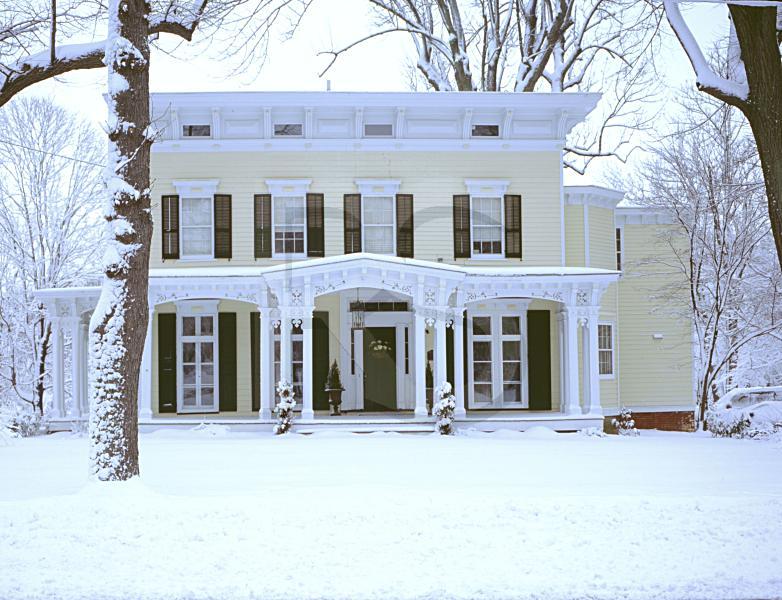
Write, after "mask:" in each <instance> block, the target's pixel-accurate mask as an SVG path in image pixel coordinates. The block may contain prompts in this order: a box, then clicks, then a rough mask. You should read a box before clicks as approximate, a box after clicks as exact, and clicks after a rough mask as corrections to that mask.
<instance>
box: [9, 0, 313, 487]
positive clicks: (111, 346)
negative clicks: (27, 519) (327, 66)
mask: <svg viewBox="0 0 782 600" xmlns="http://www.w3.org/2000/svg"><path fill="white" fill-rule="evenodd" d="M51 4H52V5H51V7H50V8H49V9H41V10H40V11H37V10H35V9H36V7H37V6H38V5H37V4H36V3H35V0H27V2H26V3H25V4H24V5H23V6H24V7H29V8H30V11H31V12H30V13H29V14H28V13H26V12H24V11H22V12H20V13H18V14H17V13H12V14H11V18H10V20H9V21H7V22H5V21H4V22H3V23H2V29H0V40H9V41H8V42H7V45H6V46H5V48H6V49H5V50H3V51H2V54H1V55H0V56H3V57H4V58H3V60H4V62H3V65H2V66H1V67H0V106H2V105H3V104H5V103H6V102H8V101H9V100H10V99H11V98H12V97H13V96H14V95H15V94H17V93H18V92H20V91H21V90H23V89H25V88H27V87H29V86H31V85H33V84H35V83H37V82H40V81H43V80H46V79H50V78H52V77H56V76H58V75H61V74H63V73H66V72H69V71H74V70H80V69H92V68H101V67H104V66H105V67H106V69H107V75H108V95H107V103H108V108H109V110H108V123H107V132H108V138H109V147H108V164H107V168H106V172H105V182H106V186H107V191H108V193H107V200H106V204H105V207H104V215H105V218H106V224H107V231H108V233H107V241H106V252H105V255H104V258H103V270H104V279H103V287H102V292H101V296H100V300H99V302H98V306H97V307H96V309H95V311H94V313H93V316H92V321H91V323H90V330H91V338H90V356H91V358H92V360H93V361H94V362H93V365H94V367H95V368H94V369H92V370H91V386H90V387H91V395H92V398H91V402H90V440H91V450H90V470H91V473H92V474H93V475H94V476H95V477H97V478H98V479H100V480H124V479H128V478H131V477H133V476H135V475H138V473H139V465H138V414H137V413H138V406H137V394H138V374H139V371H140V367H141V354H142V350H143V346H144V338H145V336H146V330H147V323H148V320H149V314H148V312H149V311H148V306H147V294H148V270H149V249H150V241H151V236H152V220H151V215H150V195H149V194H150V190H149V185H150V180H149V154H150V147H151V145H152V143H153V141H154V139H155V135H156V132H155V130H154V127H153V126H152V124H151V123H150V115H149V65H150V60H151V54H150V39H153V38H154V37H155V36H157V35H159V34H161V33H168V34H173V35H175V36H178V37H179V38H181V39H183V40H188V41H189V40H190V39H191V38H192V36H193V33H194V32H195V30H196V29H197V28H198V27H200V26H202V25H203V26H205V27H207V31H209V28H211V31H212V35H213V36H214V35H216V33H215V32H219V31H220V30H221V28H222V27H223V26H225V27H227V28H230V29H231V30H232V31H231V33H230V35H231V39H232V40H233V42H232V43H233V44H234V46H233V48H236V47H237V44H242V42H243V46H244V47H249V48H260V49H265V46H264V45H263V42H262V40H258V39H257V37H256V38H253V36H265V35H268V33H269V32H270V31H271V25H272V24H273V23H274V22H275V21H276V20H277V19H278V18H279V16H280V15H281V14H282V12H283V11H284V10H285V9H287V8H289V7H297V6H301V5H302V4H304V5H306V2H304V0H255V1H251V0H197V1H195V2H193V1H185V0H159V1H156V2H150V1H149V0H109V1H108V5H107V6H104V5H103V4H102V2H101V1H100V0H95V1H94V2H91V1H90V2H85V3H84V6H83V8H82V5H81V4H78V3H76V4H77V8H78V9H80V10H83V11H85V12H88V11H89V9H92V17H91V18H92V19H94V20H95V21H97V22H99V23H101V24H102V23H104V22H105V23H106V24H107V29H108V35H107V37H106V39H103V40H98V41H90V42H87V43H76V44H68V45H57V43H56V35H55V32H56V31H57V30H58V28H57V23H58V22H59V19H60V17H61V16H62V17H63V18H66V19H69V18H72V19H73V23H74V27H75V28H76V29H77V33H80V34H82V35H83V34H84V32H85V30H86V29H87V27H86V24H85V21H84V20H83V19H81V18H80V16H83V13H79V12H78V10H77V9H74V12H64V11H62V10H58V9H57V6H56V1H54V2H52V3H51ZM41 15H48V32H49V33H50V36H49V38H48V42H49V43H48V44H47V45H44V44H42V39H43V35H42V32H43V31H46V30H47V29H46V23H47V21H46V20H44V18H43V17H42V16H41ZM247 18H251V19H253V23H251V24H250V23H245V21H244V20H245V19H247ZM237 27H238V28H239V29H240V31H239V32H237ZM227 35H228V34H227V33H226V37H227ZM42 45H43V47H44V49H42V50H41V49H40V48H41V46H42ZM8 48H10V51H9V50H8ZM33 48H35V49H38V52H35V53H33V52H31V50H32V49H33ZM14 50H16V52H17V53H18V54H19V55H18V56H16V57H15V59H14V60H13V61H9V60H8V59H7V57H8V56H9V52H13V51H14ZM246 56H247V55H245V58H246Z"/></svg>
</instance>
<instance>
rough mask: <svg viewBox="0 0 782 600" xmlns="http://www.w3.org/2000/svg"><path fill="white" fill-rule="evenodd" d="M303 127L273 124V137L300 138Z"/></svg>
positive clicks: (291, 124)
mask: <svg viewBox="0 0 782 600" xmlns="http://www.w3.org/2000/svg"><path fill="white" fill-rule="evenodd" d="M303 131H304V126H303V125H302V124H301V123H275V124H274V135H275V136H278V137H301V136H302V135H303Z"/></svg>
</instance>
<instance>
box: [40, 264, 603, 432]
mask: <svg viewBox="0 0 782 600" xmlns="http://www.w3.org/2000/svg"><path fill="white" fill-rule="evenodd" d="M615 279H616V274H615V273H614V272H611V271H605V270H601V269H585V268H580V269H578V268H570V269H565V268H559V267H552V268H540V267H537V268H524V267H504V268H501V269H495V270H491V269H485V268H471V267H462V266H457V265H444V264H435V263H429V262H424V261H416V260H412V259H398V258H395V257H385V256H376V255H367V254H357V255H347V256H342V257H335V258H329V259H314V260H307V261H301V262H298V263H292V264H286V265H279V266H274V267H266V268H255V267H236V268H221V267H217V268H172V269H159V270H153V271H152V272H151V273H150V288H149V302H150V314H151V315H152V318H150V322H149V324H148V329H147V339H146V344H145V349H144V356H143V359H142V364H141V371H140V385H139V390H140V392H139V401H138V414H139V423H140V426H141V427H142V429H144V430H150V429H158V428H170V427H179V428H185V427H194V426H196V425H198V424H201V423H221V424H225V425H230V426H231V427H232V428H238V429H248V430H253V429H258V428H268V427H270V425H271V423H272V422H273V408H274V404H275V392H274V386H275V384H276V382H277V381H279V380H280V379H285V380H287V381H290V382H292V383H293V385H294V388H295V390H296V399H297V400H298V401H299V405H298V407H297V409H298V414H297V429H298V431H300V432H303V433H308V432H314V431H317V430H320V429H342V430H349V431H354V432H371V431H400V432H401V431H405V432H428V431H431V430H432V429H433V424H434V419H433V417H430V416H428V415H429V412H430V407H431V401H432V400H431V389H432V388H433V387H436V386H437V385H439V383H441V382H443V381H449V382H452V385H453V388H454V394H455V396H456V399H457V409H456V420H457V426H459V427H463V428H475V429H478V430H481V431H494V430H497V429H516V430H523V429H527V428H529V427H532V426H536V425H540V426H544V427H550V428H552V429H556V430H559V431H574V430H578V429H584V428H587V427H602V408H601V404H600V381H599V379H600V378H599V375H598V340H597V322H598V316H599V302H600V297H601V295H602V293H603V291H604V290H605V288H606V287H607V286H608V284H609V283H610V282H612V281H614V280H615ZM98 292H99V290H98V288H83V289H80V290H45V291H43V292H41V293H40V294H39V297H40V298H41V300H42V301H43V302H44V303H45V304H46V306H47V309H48V310H49V314H50V315H52V323H53V330H54V340H55V342H54V348H53V350H54V352H53V361H54V378H53V379H54V382H55V389H54V396H53V397H54V410H53V414H52V418H51V420H50V422H51V427H52V429H55V430H57V429H69V428H72V427H77V426H81V425H80V423H81V422H83V421H84V420H85V419H86V416H87V413H86V406H87V390H88V381H87V379H88V377H87V374H88V366H87V357H86V351H85V349H86V347H87V343H86V342H87V338H86V335H87V327H86V323H87V318H88V316H89V312H90V310H91V309H92V307H94V306H95V304H96V302H97V297H98ZM356 307H361V308H360V310H361V312H362V315H361V319H360V325H359V326H357V320H356V319H355V315H354V314H353V313H354V311H355V310H358V309H357V308H356ZM68 334H70V335H69V337H70V339H71V344H70V346H71V348H72V352H71V355H72V358H71V361H70V363H71V364H70V372H71V384H70V385H69V386H68V385H66V381H65V377H64V376H63V374H64V373H65V365H66V363H65V346H66V344H65V343H64V339H65V336H67V335H68ZM332 361H336V362H337V363H338V364H339V366H340V369H341V372H342V381H343V387H344V388H345V392H344V394H343V408H344V409H345V411H346V412H345V414H343V415H342V416H335V417H332V416H329V414H328V412H327V411H326V410H324V409H326V408H327V406H328V404H327V400H326V398H325V393H324V391H323V385H324V383H325V371H326V370H327V369H328V366H329V364H331V362H332ZM73 382H75V385H74V383H73ZM68 392H70V394H68ZM68 396H70V398H69V397H68Z"/></svg>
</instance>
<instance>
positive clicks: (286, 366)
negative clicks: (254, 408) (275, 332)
mask: <svg viewBox="0 0 782 600" xmlns="http://www.w3.org/2000/svg"><path fill="white" fill-rule="evenodd" d="M280 379H282V380H284V381H287V382H288V383H292V382H291V318H290V314H289V312H288V311H287V310H286V309H281V310H280ZM274 384H275V385H277V382H276V381H275V382H274Z"/></svg>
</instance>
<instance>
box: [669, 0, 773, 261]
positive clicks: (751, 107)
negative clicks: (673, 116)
mask: <svg viewBox="0 0 782 600" xmlns="http://www.w3.org/2000/svg"><path fill="white" fill-rule="evenodd" d="M680 1H681V0H664V4H665V12H666V15H667V16H668V22H669V23H670V24H671V27H672V28H673V31H674V33H675V34H676V37H677V38H678V39H679V42H680V43H681V46H682V48H683V49H684V51H685V53H686V54H687V57H688V58H689V60H690V63H691V64H692V67H693V70H694V71H695V77H696V85H697V87H698V89H699V90H701V91H703V92H706V93H707V94H709V95H711V96H713V97H714V98H717V99H718V100H721V101H722V102H725V103H727V104H730V105H731V106H735V107H736V108H738V109H739V110H740V111H741V112H742V113H744V116H745V117H746V118H747V121H749V124H750V127H751V128H752V133H753V135H754V137H755V142H756V144H757V147H758V154H759V155H760V162H761V165H762V167H763V177H764V181H765V187H766V198H767V203H768V215H769V219H770V222H771V231H772V233H773V235H774V243H775V245H776V252H777V258H778V260H779V263H780V264H781V265H782V55H780V45H781V44H782V6H780V2H777V1H774V0H742V1H741V2H738V1H737V2H729V1H728V0H725V3H726V4H728V9H729V14H730V20H731V29H732V31H733V33H734V35H735V40H736V41H737V43H738V51H737V52H734V53H733V56H732V58H733V64H732V65H731V69H730V72H728V73H720V72H719V70H718V69H716V68H715V67H714V64H713V62H710V61H709V60H707V58H706V56H705V55H704V52H703V51H702V50H701V48H700V47H699V45H698V42H697V40H696V39H695V36H693V34H692V32H691V31H690V28H689V26H688V25H687V22H686V21H685V19H684V17H683V16H682V13H681V10H680V7H679V4H680Z"/></svg>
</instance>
